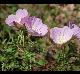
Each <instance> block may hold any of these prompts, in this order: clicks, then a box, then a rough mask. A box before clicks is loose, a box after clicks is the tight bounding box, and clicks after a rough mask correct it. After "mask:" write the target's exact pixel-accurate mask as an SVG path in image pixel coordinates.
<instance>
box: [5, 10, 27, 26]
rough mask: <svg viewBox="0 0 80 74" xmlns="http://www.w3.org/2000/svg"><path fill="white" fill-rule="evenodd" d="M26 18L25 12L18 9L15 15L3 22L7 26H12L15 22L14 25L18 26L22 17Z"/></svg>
mask: <svg viewBox="0 0 80 74" xmlns="http://www.w3.org/2000/svg"><path fill="white" fill-rule="evenodd" d="M27 16H28V12H27V10H25V9H18V10H17V11H16V15H13V14H11V15H9V16H8V18H6V20H5V22H6V24H8V25H9V26H12V25H13V24H14V23H13V22H16V23H19V24H20V25H22V24H21V19H22V18H24V17H27Z"/></svg>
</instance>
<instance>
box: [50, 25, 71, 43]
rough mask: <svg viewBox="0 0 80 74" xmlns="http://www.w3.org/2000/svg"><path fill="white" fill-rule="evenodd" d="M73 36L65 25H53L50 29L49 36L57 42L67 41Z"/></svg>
mask: <svg viewBox="0 0 80 74" xmlns="http://www.w3.org/2000/svg"><path fill="white" fill-rule="evenodd" d="M72 36H73V31H71V29H70V28H68V27H67V26H64V27H63V28H58V27H54V28H52V29H51V30H50V38H51V39H52V40H53V41H54V42H55V43H57V44H63V43H66V42H67V41H69V40H70V39H71V38H72Z"/></svg>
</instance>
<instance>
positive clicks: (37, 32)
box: [21, 17, 48, 36]
mask: <svg viewBox="0 0 80 74" xmlns="http://www.w3.org/2000/svg"><path fill="white" fill-rule="evenodd" d="M21 22H22V23H25V26H26V28H27V30H28V32H29V33H30V34H31V35H32V36H44V35H45V34H46V33H47V32H48V27H47V25H45V24H43V23H42V20H41V19H39V18H36V17H25V18H23V19H22V21H21Z"/></svg>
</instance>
